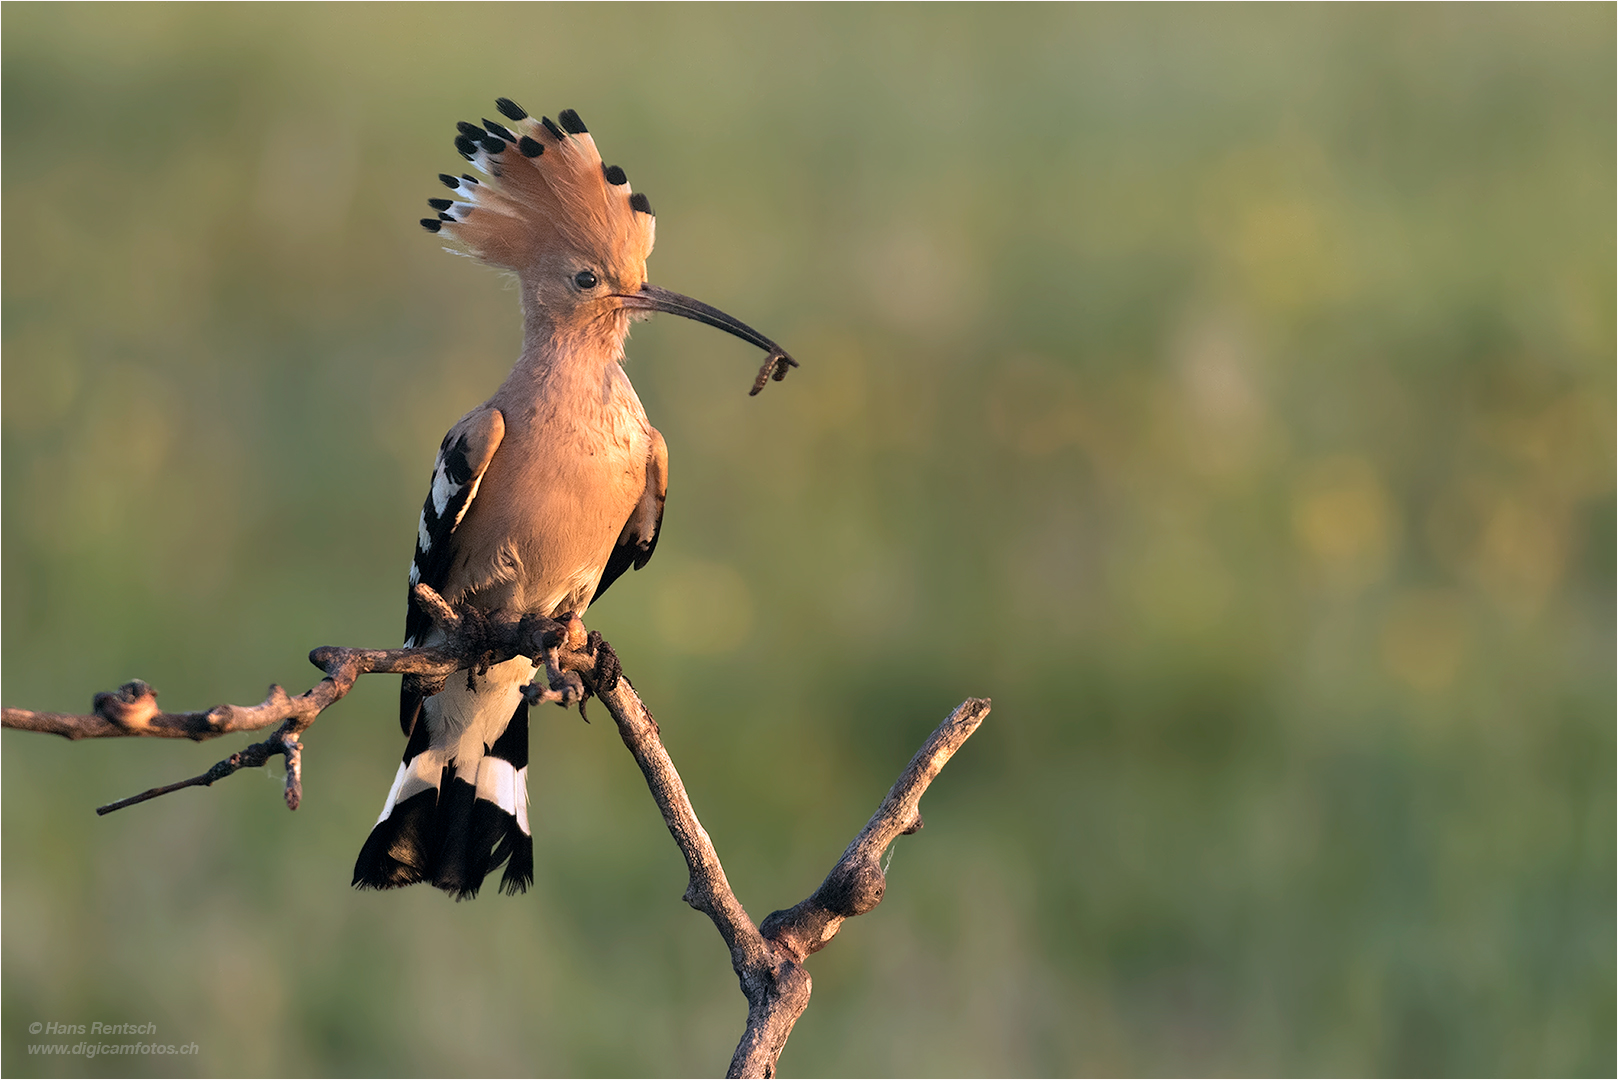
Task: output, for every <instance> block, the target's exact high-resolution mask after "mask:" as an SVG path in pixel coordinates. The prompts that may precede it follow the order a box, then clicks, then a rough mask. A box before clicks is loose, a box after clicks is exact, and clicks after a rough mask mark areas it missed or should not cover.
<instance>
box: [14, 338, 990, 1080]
mask: <svg viewBox="0 0 1618 1080" xmlns="http://www.w3.org/2000/svg"><path fill="white" fill-rule="evenodd" d="M780 370H781V371H782V372H784V370H785V369H784V368H782V369H780ZM777 377H779V375H777ZM415 599H416V602H417V603H418V604H420V605H421V607H422V609H423V610H424V611H426V612H427V614H428V615H429V616H430V617H431V618H432V620H433V623H434V625H435V626H436V627H437V629H438V632H439V636H441V637H442V638H443V640H442V641H441V642H439V643H438V644H437V645H435V646H433V647H430V648H411V649H346V648H336V647H331V646H327V647H323V648H319V649H316V650H314V651H313V652H311V653H310V654H309V660H310V662H311V663H313V664H314V665H315V666H316V667H318V668H320V669H321V670H322V671H324V672H325V673H326V678H324V679H322V680H321V681H320V683H319V684H317V685H316V686H314V687H312V688H311V689H309V690H308V691H306V692H304V693H303V694H300V695H299V696H298V697H295V698H294V697H288V696H287V693H286V691H284V690H282V689H281V688H280V687H279V686H272V687H270V691H269V695H268V696H267V697H266V698H265V700H264V701H263V702H262V703H260V704H258V705H254V706H241V705H217V706H215V707H214V708H212V709H209V710H207V711H205V712H190V713H164V712H161V711H159V710H158V708H157V693H156V691H154V690H153V689H152V688H151V687H150V686H148V685H146V684H145V683H143V682H138V681H137V682H131V683H127V684H125V685H124V686H122V687H120V688H119V689H118V690H117V691H116V692H113V693H110V694H97V695H96V697H95V711H94V712H93V713H89V714H86V715H82V716H79V715H69V714H64V713H37V712H29V711H27V710H24V709H5V710H4V720H3V722H4V726H5V727H9V728H17V729H20V730H25V731H41V732H46V733H50V734H56V735H62V736H64V737H66V738H69V739H87V738H110V737H118V736H135V737H141V736H144V737H155V738H189V739H194V740H199V741H200V740H203V739H211V738H216V737H217V736H220V735H225V734H229V733H231V732H235V731H256V730H259V729H262V728H266V727H269V726H270V725H272V724H276V723H279V724H280V727H279V728H277V729H276V731H275V732H273V733H272V734H271V735H270V737H269V738H267V739H265V740H264V741H263V742H259V743H254V744H253V745H251V746H248V747H246V748H244V749H242V750H241V751H239V752H237V753H235V754H232V755H231V756H230V757H228V758H226V759H225V760H224V761H221V762H219V763H218V764H216V765H215V766H214V767H213V768H211V769H209V770H208V771H207V772H205V773H203V774H201V775H200V776H194V777H192V778H190V779H188V780H182V781H179V782H178V783H173V784H167V785H164V786H162V787H156V788H152V789H151V790H149V791H145V792H142V793H141V794H139V795H135V796H131V797H130V798H127V799H121V800H119V801H118V802H115V803H111V804H109V805H107V806H103V807H100V808H99V809H98V810H97V811H96V812H97V813H99V814H105V813H110V812H111V811H113V810H118V809H121V808H123V807H126V806H133V805H135V804H136V803H140V802H145V801H146V800H148V799H153V798H156V797H158V796H159V795H165V794H168V793H169V792H171V791H178V790H180V789H181V788H187V787H207V786H209V785H211V784H213V783H214V782H215V781H217V780H222V779H224V778H225V777H227V776H230V775H232V774H233V773H235V772H237V771H239V770H241V769H244V768H255V767H258V766H260V765H263V764H264V763H265V762H267V761H268V760H269V759H270V758H272V757H277V756H281V757H285V758H286V761H287V784H286V801H287V805H288V806H289V807H290V808H292V809H294V810H295V809H297V807H298V802H299V800H300V798H301V796H302V783H301V768H300V764H301V754H302V744H301V742H300V741H299V736H300V735H301V734H302V733H303V732H304V731H306V730H307V729H308V728H309V726H310V725H311V724H313V723H314V722H315V720H316V719H317V718H318V717H319V716H320V714H321V713H322V712H323V711H324V710H325V709H327V708H329V707H330V706H331V705H332V704H334V703H336V702H337V701H339V700H341V699H342V698H343V696H344V695H346V694H347V693H348V691H349V690H350V689H352V688H353V685H354V682H355V681H356V680H357V679H358V678H359V677H360V676H361V675H366V674H371V673H392V674H403V675H406V676H409V677H413V678H416V679H419V680H421V682H422V684H423V686H424V688H426V689H427V692H429V693H432V692H436V688H442V686H443V685H444V682H445V680H447V679H448V677H449V676H451V675H453V674H455V673H456V672H457V671H463V670H470V671H478V670H486V669H487V668H488V667H489V666H490V665H492V664H495V663H501V662H503V661H505V660H509V659H511V658H512V657H514V656H519V655H520V656H527V657H529V658H531V659H533V660H534V661H535V663H536V665H538V667H539V670H538V671H537V672H536V674H535V677H534V681H533V683H532V684H531V685H530V686H529V687H528V689H527V696H528V700H529V701H530V702H531V703H538V702H542V701H551V702H556V703H558V704H561V705H571V704H575V703H576V704H578V705H579V708H580V711H581V712H582V711H583V707H584V699H585V697H587V696H588V695H590V694H594V695H596V696H597V697H599V698H600V699H601V701H602V703H603V704H605V705H606V707H607V709H608V711H609V712H611V713H612V718H613V720H614V722H616V723H617V725H618V734H619V736H620V737H621V738H622V739H623V741H624V745H625V746H626V747H628V748H629V751H630V753H631V754H633V755H634V758H635V761H636V763H637V764H638V765H639V766H640V770H641V773H642V774H643V775H644V776H645V777H646V784H647V787H648V788H649V789H650V790H651V793H652V798H653V800H654V801H655V802H656V803H657V807H658V809H659V811H661V812H662V815H663V821H664V823H665V824H666V825H667V826H668V830H669V834H670V835H671V836H673V837H674V842H675V843H676V844H677V845H678V846H679V848H680V852H681V854H682V855H684V856H685V862H686V868H687V870H688V871H689V881H688V884H687V886H686V890H685V897H684V898H685V901H686V903H688V904H690V905H691V906H692V907H694V908H696V909H697V910H698V911H700V912H702V913H703V914H704V915H707V916H708V918H709V919H710V920H712V922H713V924H714V927H715V928H716V929H717V930H718V931H719V935H720V937H721V938H723V939H724V942H725V945H726V947H727V948H728V949H729V950H730V962H731V967H732V969H733V970H734V971H735V972H736V976H737V979H738V980H739V981H740V983H741V990H742V993H743V994H744V995H745V996H746V998H747V1027H746V1029H745V1030H744V1032H743V1034H742V1038H741V1041H740V1042H739V1043H738V1045H737V1047H736V1052H735V1055H734V1056H733V1057H732V1058H731V1062H730V1071H729V1075H730V1076H759V1077H763V1076H773V1075H775V1067H776V1062H777V1061H778V1060H779V1058H780V1056H781V1051H782V1049H783V1048H784V1047H785V1046H786V1042H787V1038H788V1037H789V1036H790V1035H791V1034H792V1028H793V1025H794V1024H796V1023H797V1021H798V1017H799V1016H801V1015H803V1011H804V1009H805V1008H807V1007H808V1004H809V994H810V990H811V986H812V983H811V980H810V978H809V972H808V971H807V970H806V969H805V968H804V966H803V962H804V960H805V958H807V957H808V956H809V954H811V953H814V952H817V951H818V950H820V949H822V948H824V947H825V946H826V944H827V943H828V942H830V941H831V939H832V938H833V937H835V936H836V934H837V931H838V929H839V928H840V927H841V926H842V923H843V920H845V919H847V918H850V917H852V916H855V915H863V914H865V913H866V912H868V911H870V910H871V909H872V908H874V907H876V905H877V904H879V903H880V902H881V900H882V895H883V892H884V889H885V879H884V876H883V871H882V856H883V854H884V853H885V852H886V851H887V849H888V846H889V845H890V844H892V843H893V841H894V840H895V839H896V838H898V837H900V836H903V835H906V834H908V833H913V832H915V831H916V830H917V829H920V828H921V825H922V821H921V811H920V801H921V796H922V795H923V794H924V793H925V792H926V790H927V787H928V785H929V784H931V783H932V781H933V778H934V777H936V776H937V775H938V773H939V770H941V769H942V768H943V767H944V765H945V764H946V763H947V762H948V761H949V759H950V757H951V756H952V755H953V754H954V753H955V751H957V750H959V749H960V747H961V745H962V744H963V743H965V742H966V740H967V738H968V737H970V736H971V734H972V733H973V732H974V731H976V730H977V728H978V726H979V725H980V724H981V723H982V722H983V719H984V717H986V716H987V715H988V714H989V702H988V700H987V699H984V698H968V699H967V700H966V701H964V702H962V703H961V705H960V706H959V707H958V708H957V709H956V710H955V711H954V713H952V714H951V715H950V717H949V718H948V719H947V720H945V721H944V722H943V724H941V725H939V727H938V729H937V730H936V731H934V732H933V733H932V735H930V736H929V737H928V739H927V741H926V742H925V743H923V744H922V747H921V749H920V750H919V751H918V752H917V753H916V756H915V757H914V758H912V759H911V761H910V764H909V765H908V766H907V767H906V768H905V770H904V772H903V773H902V774H901V775H900V777H899V779H898V781H897V782H896V783H895V784H894V785H893V788H892V790H890V791H889V792H888V796H887V798H886V799H884V800H883V801H882V805H881V806H880V807H879V808H878V809H877V812H876V814H875V815H874V816H873V817H872V818H871V820H870V821H869V822H868V823H867V824H866V826H865V828H864V829H862V830H861V831H860V834H859V836H857V837H855V839H854V842H853V843H851V844H850V845H849V846H848V849H847V850H846V851H844V852H843V856H842V858H841V859H839V860H838V861H837V864H836V865H835V866H833V867H832V869H831V872H830V873H829V874H827V875H826V879H825V880H824V881H823V882H821V884H820V887H819V888H818V889H816V890H815V891H814V893H813V894H812V895H811V896H809V897H808V898H807V899H805V900H803V901H801V902H800V903H798V904H796V905H794V906H793V907H791V908H788V909H787V910H785V911H777V912H774V913H772V914H771V915H770V916H769V917H767V918H766V919H765V920H764V922H763V924H762V926H759V925H756V924H755V923H754V922H753V920H752V919H751V918H750V917H749V916H748V914H747V911H746V909H744V908H743V907H742V905H741V902H740V901H739V900H737V899H736V894H735V893H734V892H732V891H731V888H730V882H729V881H728V880H727V879H726V877H725V868H724V866H723V865H721V864H720V861H719V854H718V852H716V851H715V850H714V846H713V842H712V841H711V840H710V839H709V838H708V833H707V831H706V830H704V829H703V827H702V822H700V821H699V820H698V819H697V815H696V811H694V810H693V809H692V807H691V800H690V798H689V797H688V796H687V794H686V790H685V785H684V783H682V782H681V780H680V774H679V772H678V771H677V770H676V769H675V767H674V762H673V761H672V760H670V758H669V755H668V751H667V750H666V749H665V748H664V746H663V742H662V740H661V739H660V738H659V737H658V726H657V721H656V720H654V719H653V718H652V714H651V712H650V711H649V710H648V709H647V708H646V705H645V703H644V702H643V701H641V699H640V696H639V695H638V694H637V693H635V689H634V687H633V686H632V685H630V682H629V680H628V679H627V678H625V677H623V676H622V675H621V674H620V673H619V668H618V664H617V658H616V657H615V656H613V655H612V653H611V650H610V649H609V648H607V647H606V646H605V643H604V642H601V641H600V637H599V635H587V633H586V631H585V629H584V625H583V623H581V622H580V621H579V620H578V619H577V618H573V617H570V618H568V619H567V620H566V621H563V622H558V621H556V620H552V619H543V618H539V617H536V616H524V617H523V618H521V619H509V618H500V617H491V616H488V615H486V614H484V613H482V612H479V611H476V610H475V609H472V608H469V607H451V606H450V605H449V604H447V603H445V602H444V600H443V599H442V598H441V597H440V596H439V595H438V594H437V593H435V592H433V591H432V590H431V589H429V588H427V587H426V586H424V585H418V586H416V589H415Z"/></svg>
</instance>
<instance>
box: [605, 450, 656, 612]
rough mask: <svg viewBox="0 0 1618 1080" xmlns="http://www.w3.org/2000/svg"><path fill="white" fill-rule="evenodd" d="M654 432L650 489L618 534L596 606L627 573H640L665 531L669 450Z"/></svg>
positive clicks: (648, 477)
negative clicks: (664, 513)
mask: <svg viewBox="0 0 1618 1080" xmlns="http://www.w3.org/2000/svg"><path fill="white" fill-rule="evenodd" d="M651 430H652V445H651V450H650V452H649V453H648V454H647V455H646V489H645V490H644V491H643V492H641V497H640V501H639V502H637V503H636V504H635V509H634V510H633V511H631V512H630V515H629V520H628V521H626V522H625V523H624V528H623V531H622V532H620V533H619V534H618V543H617V544H615V545H614V546H613V549H612V554H611V555H609V556H607V568H606V569H605V570H603V571H602V572H601V581H600V583H599V584H598V585H596V591H595V595H594V596H592V597H591V598H590V602H591V603H592V604H593V603H595V602H596V601H597V600H599V599H601V594H602V593H604V592H606V591H607V586H609V585H611V584H612V583H613V582H614V581H617V580H618V579H619V578H620V577H621V576H623V573H624V571H626V570H628V569H629V568H630V567H634V568H635V569H636V570H639V569H640V568H641V567H643V566H645V565H646V563H647V560H649V559H651V557H652V552H653V551H655V550H657V534H658V533H659V532H660V531H661V530H662V528H663V502H664V500H665V499H667V498H668V493H669V448H668V444H667V443H665V442H664V441H663V436H662V435H660V434H659V433H658V431H657V429H656V428H653V429H651Z"/></svg>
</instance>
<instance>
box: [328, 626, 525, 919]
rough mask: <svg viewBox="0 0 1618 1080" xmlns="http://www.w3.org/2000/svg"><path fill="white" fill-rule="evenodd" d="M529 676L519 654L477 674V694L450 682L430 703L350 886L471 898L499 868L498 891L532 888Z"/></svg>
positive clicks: (455, 679) (454, 679)
mask: <svg viewBox="0 0 1618 1080" xmlns="http://www.w3.org/2000/svg"><path fill="white" fill-rule="evenodd" d="M505 669H509V670H505ZM533 671H534V667H533V664H532V663H530V662H529V661H528V660H526V659H524V658H522V657H517V658H516V659H514V660H509V661H507V662H506V663H504V664H497V665H495V666H494V667H492V668H490V669H489V671H488V673H487V676H479V677H477V679H476V689H468V687H467V684H466V682H465V681H464V679H462V677H461V676H453V677H452V678H451V680H450V684H449V686H447V687H445V689H444V690H443V691H442V692H440V693H439V694H436V695H435V696H433V697H431V698H428V699H427V700H426V702H425V703H424V704H425V707H424V708H423V709H422V710H421V714H420V716H419V718H418V720H417V722H416V724H415V730H414V731H412V732H411V736H410V742H409V745H407V746H406V747H405V752H404V760H403V762H401V764H400V765H399V773H398V775H397V776H396V777H395V778H394V781H393V789H392V790H391V791H389V792H388V800H387V803H386V804H385V805H384V806H383V807H382V816H381V817H379V818H378V819H377V822H376V825H375V827H373V828H372V829H371V835H370V836H369V837H368V838H367V839H366V841H365V846H364V847H363V848H361V849H360V856H359V860H358V861H357V862H356V863H355V864H354V887H355V888H360V889H391V888H397V887H399V886H401V885H413V884H415V883H416V882H418V881H426V882H431V883H432V884H433V885H435V886H437V887H438V888H440V889H443V890H444V891H445V892H447V893H450V894H451V895H453V896H454V897H455V898H456V899H457V900H467V899H470V898H472V897H474V896H476V895H477V893H478V889H479V888H480V887H481V886H482V884H483V879H484V878H485V877H487V876H488V875H489V874H490V873H492V872H494V871H495V870H497V869H499V868H500V866H501V865H502V864H505V866H506V872H505V875H504V876H503V877H502V878H501V879H500V889H501V891H502V892H505V893H508V894H515V893H519V892H523V891H524V890H526V889H527V888H528V886H529V885H530V884H532V882H533V880H534V840H533V835H532V833H531V831H530V829H529V825H528V705H527V704H526V702H524V701H523V698H522V686H523V684H525V683H527V682H528V680H529V679H530V678H531V677H532V675H533Z"/></svg>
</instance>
